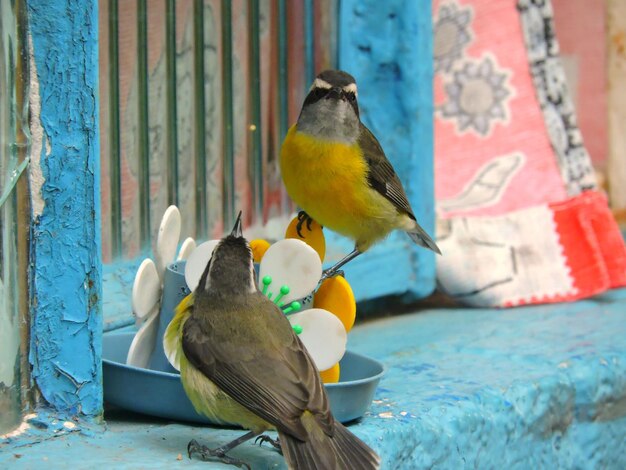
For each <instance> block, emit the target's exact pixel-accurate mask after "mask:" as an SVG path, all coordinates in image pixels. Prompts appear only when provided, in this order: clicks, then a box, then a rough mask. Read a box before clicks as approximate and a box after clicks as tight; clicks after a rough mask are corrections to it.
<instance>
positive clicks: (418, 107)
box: [339, 0, 445, 299]
mask: <svg viewBox="0 0 626 470" xmlns="http://www.w3.org/2000/svg"><path fill="white" fill-rule="evenodd" d="M340 5H341V7H340V14H339V25H340V26H339V31H340V36H339V64H340V68H342V69H343V70H346V71H347V72H349V73H350V74H352V75H353V76H354V77H355V78H356V80H357V85H358V87H359V106H360V108H361V117H362V120H363V122H364V123H365V125H366V126H368V127H369V128H370V129H371V131H372V132H373V133H374V135H375V136H376V137H377V138H378V140H379V141H380V143H381V145H382V147H383V149H384V150H385V153H386V155H387V157H388V158H389V160H390V161H391V162H392V164H393V165H394V168H395V169H396V172H397V173H398V175H399V176H400V179H401V180H402V182H403V184H404V187H405V189H406V191H407V194H408V196H409V200H410V201H411V205H412V207H413V210H414V211H415V215H416V217H417V220H418V221H419V223H420V225H422V227H424V229H425V230H426V231H427V232H428V233H429V234H430V235H431V236H433V237H434V230H435V229H434V175H433V171H434V170H433V89H432V76H433V70H432V24H431V2H430V0H388V1H385V2H381V1H378V0H342V1H341V3H340ZM444 255H445V253H444ZM351 264H352V263H351ZM372 272H375V273H376V274H372ZM351 273H353V275H352V276H351ZM368 273H369V274H368ZM346 276H347V279H348V280H349V281H350V282H351V284H352V285H353V287H354V290H355V294H356V295H357V298H359V299H363V298H373V297H375V296H376V295H388V294H399V293H404V292H406V293H408V296H409V297H410V298H416V297H424V296H426V295H428V294H430V293H431V292H432V291H433V289H434V287H435V260H434V254H433V253H432V252H430V251H428V250H425V249H423V248H418V247H417V246H416V245H414V244H412V242H411V241H410V240H409V238H408V237H407V236H406V235H404V234H399V233H398V234H394V235H393V236H391V237H390V238H389V240H387V241H386V242H385V243H383V244H382V245H380V246H377V247H374V248H373V249H372V250H371V252H367V253H366V254H364V255H362V256H361V257H360V259H359V258H357V260H355V262H354V265H353V266H352V265H350V266H349V267H348V268H347V269H346Z"/></svg>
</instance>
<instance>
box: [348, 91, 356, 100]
mask: <svg viewBox="0 0 626 470" xmlns="http://www.w3.org/2000/svg"><path fill="white" fill-rule="evenodd" d="M346 96H347V97H348V100H350V101H355V100H356V95H355V94H354V93H352V92H351V91H349V92H347V93H346Z"/></svg>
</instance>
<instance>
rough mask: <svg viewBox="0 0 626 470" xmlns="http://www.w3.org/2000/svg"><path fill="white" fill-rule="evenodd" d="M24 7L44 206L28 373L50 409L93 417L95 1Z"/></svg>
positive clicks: (97, 256) (97, 395) (97, 361)
mask: <svg viewBox="0 0 626 470" xmlns="http://www.w3.org/2000/svg"><path fill="white" fill-rule="evenodd" d="M27 4H28V13H29V21H30V32H31V35H32V44H33V52H34V65H35V67H36V76H37V82H38V85H39V96H38V97H36V101H39V102H40V108H41V109H40V113H39V115H38V116H37V115H35V116H34V119H35V120H37V121H38V122H39V123H40V124H41V128H42V130H43V135H42V136H40V139H41V142H40V145H41V153H40V155H34V156H33V157H34V158H33V159H34V164H35V165H36V164H37V160H39V165H40V167H41V171H42V176H43V182H41V184H39V183H38V182H35V184H33V192H34V193H35V194H33V198H34V199H39V198H41V200H42V202H43V209H41V211H40V213H36V214H35V215H34V217H35V219H34V220H33V228H32V253H33V255H34V266H33V270H32V273H31V280H32V291H31V295H32V298H31V300H32V306H31V311H32V315H33V316H32V329H31V349H30V361H31V364H32V366H33V372H32V377H33V379H34V380H35V382H36V384H37V386H38V387H39V390H40V391H41V394H42V395H43V397H44V398H45V400H46V401H47V402H48V403H49V404H50V405H51V406H52V407H53V408H54V409H55V410H57V411H59V412H61V413H69V414H82V415H85V416H87V417H94V416H98V415H100V414H101V413H102V371H101V339H102V316H101V311H100V296H101V288H102V286H101V272H102V262H101V250H100V204H99V194H100V181H99V174H100V168H99V129H98V3H97V0H55V1H53V2H51V1H49V0H29V1H28V2H27ZM32 85H33V84H31V87H32ZM35 139H37V136H35Z"/></svg>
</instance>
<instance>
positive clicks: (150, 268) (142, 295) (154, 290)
mask: <svg viewBox="0 0 626 470" xmlns="http://www.w3.org/2000/svg"><path fill="white" fill-rule="evenodd" d="M160 298H161V280H160V279H159V275H158V273H157V268H156V266H155V264H154V262H153V261H152V260H151V259H150V258H146V259H144V260H143V262H142V263H141V265H139V269H137V274H135V281H134V282H133V292H132V307H133V313H134V314H135V317H136V318H137V319H138V320H141V319H143V318H144V317H146V316H147V315H148V314H149V313H150V312H151V311H152V309H153V308H154V306H155V305H156V304H157V303H158V302H159V300H160Z"/></svg>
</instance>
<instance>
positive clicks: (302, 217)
mask: <svg viewBox="0 0 626 470" xmlns="http://www.w3.org/2000/svg"><path fill="white" fill-rule="evenodd" d="M312 222H313V219H312V218H311V216H310V215H309V214H307V213H306V212H304V211H300V212H298V224H297V225H296V232H298V236H299V237H300V238H304V235H302V226H303V225H304V224H305V223H306V228H307V230H308V231H309V232H310V231H311V223H312Z"/></svg>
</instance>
